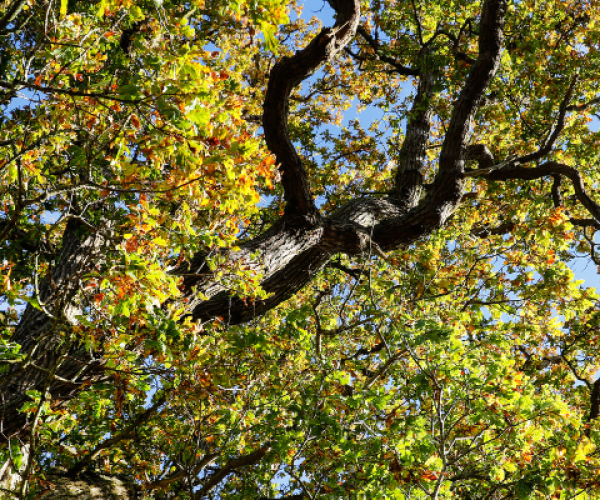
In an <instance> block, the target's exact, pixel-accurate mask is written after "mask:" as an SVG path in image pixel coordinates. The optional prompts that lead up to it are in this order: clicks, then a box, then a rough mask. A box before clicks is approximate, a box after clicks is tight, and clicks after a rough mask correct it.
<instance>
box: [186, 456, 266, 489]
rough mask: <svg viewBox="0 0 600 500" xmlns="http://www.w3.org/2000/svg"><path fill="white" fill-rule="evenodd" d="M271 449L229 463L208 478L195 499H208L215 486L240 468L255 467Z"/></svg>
mask: <svg viewBox="0 0 600 500" xmlns="http://www.w3.org/2000/svg"><path fill="white" fill-rule="evenodd" d="M269 449H270V447H269V446H265V447H263V448H260V449H258V450H256V451H255V452H253V453H250V454H249V455H244V456H242V457H239V458H235V459H233V460H230V461H229V462H227V463H226V464H225V465H224V466H223V467H222V468H221V469H219V470H218V471H216V472H215V473H214V474H213V475H212V476H210V477H209V478H208V480H207V481H206V483H204V486H202V488H201V489H200V490H199V491H198V493H196V495H195V497H194V499H195V500H202V499H203V498H205V497H206V495H208V493H210V491H211V490H212V489H213V488H214V487H215V486H217V485H218V484H219V483H220V482H221V481H222V480H223V479H225V477H227V476H228V475H229V474H231V473H232V472H233V471H234V470H235V469H239V468H240V467H245V466H247V465H254V464H255V463H257V462H259V461H260V460H261V459H262V457H264V456H265V455H266V453H267V452H268V451H269Z"/></svg>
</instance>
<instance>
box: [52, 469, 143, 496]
mask: <svg viewBox="0 0 600 500" xmlns="http://www.w3.org/2000/svg"><path fill="white" fill-rule="evenodd" d="M44 484H45V485H46V489H45V490H44V491H43V492H42V498H44V500H75V499H76V500H134V499H137V498H141V495H140V493H139V488H137V487H136V485H135V484H134V483H133V482H131V481H130V480H128V479H123V478H118V477H115V476H105V475H102V474H87V475H83V476H81V477H76V478H72V477H69V476H59V475H53V476H49V477H48V478H47V480H46V482H45V483H44Z"/></svg>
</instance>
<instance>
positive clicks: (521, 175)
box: [466, 161, 600, 221]
mask: <svg viewBox="0 0 600 500" xmlns="http://www.w3.org/2000/svg"><path fill="white" fill-rule="evenodd" d="M466 176H468V177H479V178H484V179H488V180H492V181H507V180H512V179H520V180H534V179H540V178H541V177H554V176H563V177H566V178H568V179H569V180H570V181H571V183H572V185H573V188H574V189H575V196H577V199H578V200H579V201H580V202H581V204H582V205H583V206H584V207H585V208H586V209H587V210H588V211H589V213H590V214H591V215H592V216H593V217H594V219H596V221H600V205H598V204H597V203H596V202H595V201H594V200H593V199H592V198H591V197H590V196H589V195H588V193H587V191H586V190H585V185H584V183H583V178H582V177H581V174H580V173H579V171H578V170H577V169H576V168H573V167H570V166H568V165H564V164H562V163H557V162H555V161H549V162H547V163H544V164H542V165H540V166H539V167H535V168H528V167H524V166H520V165H518V164H512V163H509V164H508V165H506V166H498V168H496V167H491V168H488V169H483V170H473V171H471V172H467V173H466Z"/></svg>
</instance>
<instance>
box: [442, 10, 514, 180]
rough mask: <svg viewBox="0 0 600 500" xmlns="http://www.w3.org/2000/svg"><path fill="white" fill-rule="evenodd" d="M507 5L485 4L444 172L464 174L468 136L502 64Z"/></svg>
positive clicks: (445, 155) (448, 138) (446, 143)
mask: <svg viewBox="0 0 600 500" xmlns="http://www.w3.org/2000/svg"><path fill="white" fill-rule="evenodd" d="M506 4H507V2H506V0H487V1H485V2H484V3H483V7H482V13H481V24H480V27H479V32H480V35H479V56H478V57H477V62H476V63H475V64H474V65H473V69H472V71H471V73H470V74H469V77H468V78H467V82H466V84H465V86H464V87H463V89H462V92H461V93H460V97H459V98H458V102H457V103H456V106H455V107H454V112H453V114H452V118H451V119H450V124H449V125H448V131H447V133H446V137H445V138H444V142H443V144H442V151H441V153H440V173H444V174H446V173H451V172H456V171H459V172H462V170H463V168H464V153H465V142H466V138H467V134H468V132H469V130H470V129H471V125H472V121H473V117H474V116H475V112H476V111H477V108H478V107H479V105H480V103H481V100H482V99H483V97H484V95H485V91H486V90H487V88H488V86H489V85H490V83H491V81H492V78H493V77H494V75H495V74H496V70H497V69H498V66H499V64H500V55H501V51H502V47H503V43H504V34H503V28H504V16H505V14H506ZM442 177H443V176H442ZM440 180H441V179H440Z"/></svg>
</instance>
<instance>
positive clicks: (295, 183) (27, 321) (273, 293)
mask: <svg viewBox="0 0 600 500" xmlns="http://www.w3.org/2000/svg"><path fill="white" fill-rule="evenodd" d="M330 3H331V5H332V7H333V8H334V9H335V10H336V13H337V21H336V24H335V26H334V27H333V28H325V29H323V30H322V31H321V32H320V33H319V34H318V35H317V36H316V37H315V38H314V40H313V41H312V42H311V43H310V44H309V45H308V46H307V47H306V48H305V49H303V50H300V51H298V52H297V53H296V54H295V55H294V56H293V57H291V58H283V59H282V60H281V61H280V62H279V63H277V64H276V65H275V66H274V67H273V69H272V70H271V74H270V78H269V84H268V88H267V95H266V99H265V103H264V115H263V125H264V129H265V138H266V142H267V145H268V146H269V148H270V149H271V151H272V152H273V153H275V155H276V157H277V161H278V162H279V169H280V171H281V174H282V184H283V188H284V195H285V200H286V208H285V213H284V215H283V216H282V218H281V219H280V220H279V221H277V222H276V223H275V224H274V225H273V226H272V227H271V228H270V229H269V230H268V231H266V232H265V233H264V234H263V235H261V236H259V237H257V238H256V239H255V240H253V241H250V242H248V243H247V244H245V245H243V246H242V247H241V249H240V250H239V251H236V252H230V253H229V254H228V255H227V258H228V261H229V262H231V263H232V264H233V263H239V262H240V261H242V262H243V263H244V264H245V265H247V266H250V267H252V268H254V270H255V271H256V272H258V273H260V275H262V276H263V280H262V282H261V285H262V287H263V289H264V290H265V291H266V292H267V293H268V294H270V295H269V296H268V298H267V299H265V300H257V301H255V302H250V301H244V300H243V298H242V297H235V296H232V295H231V294H230V292H229V290H227V289H226V288H225V286H224V285H223V284H222V283H219V282H218V281H216V280H215V279H214V277H213V274H212V273H211V272H209V271H208V269H207V267H206V266H205V262H204V258H203V256H202V255H199V256H196V257H195V258H194V259H192V260H191V261H190V263H189V264H186V265H184V266H181V267H180V268H179V269H178V270H176V272H177V273H179V274H181V275H182V276H183V278H184V280H183V288H184V295H185V296H186V298H187V300H188V302H187V305H186V307H187V310H188V311H189V313H188V315H189V316H191V317H192V318H193V319H194V320H198V321H210V320H213V319H215V318H221V319H222V320H223V321H225V322H226V323H228V324H239V323H242V322H246V321H249V320H251V319H253V318H255V317H257V316H260V315H261V314H264V313H265V312H266V311H268V310H270V309H272V308H273V307H275V306H277V305H278V304H280V303H281V302H283V301H284V300H286V299H288V298H289V297H291V296H292V295H293V294H294V293H296V292H297V291H299V290H300V289H301V288H302V287H303V286H304V285H305V284H306V283H307V282H309V281H310V280H311V278H312V276H314V274H315V273H317V272H318V271H319V270H320V269H321V268H322V267H323V266H324V265H325V264H326V263H327V262H328V260H329V259H330V258H331V257H332V256H333V255H335V254H339V253H343V254H346V255H361V254H363V255H369V254H372V253H381V252H382V251H389V250H393V249H396V248H399V247H401V246H402V245H407V244H410V243H412V242H415V241H417V240H418V239H420V238H422V237H424V236H426V235H428V234H430V233H431V232H432V231H434V230H435V229H437V228H439V227H441V226H442V225H444V224H445V222H446V221H447V220H448V218H449V217H450V216H451V215H452V214H453V213H454V211H455V210H456V208H457V206H458V205H459V203H460V201H461V199H462V195H463V182H464V162H465V157H466V149H467V144H466V140H467V139H466V138H467V132H468V130H469V127H470V125H471V121H472V119H473V116H474V114H475V112H476V110H477V108H478V106H479V103H480V101H481V100H482V98H483V96H484V94H485V91H486V89H487V88H488V86H489V84H490V82H491V80H492V78H493V76H494V73H495V71H496V69H497V68H498V64H499V61H500V52H501V49H502V42H503V34H502V30H503V26H504V14H505V10H506V1H505V0H486V1H484V2H483V9H482V16H481V28H480V32H481V35H480V40H479V57H478V59H477V61H476V62H475V64H474V65H473V68H472V71H471V74H470V76H469V77H468V79H467V82H466V84H465V86H464V88H463V91H462V93H461V94H460V96H459V98H458V100H457V103H456V105H455V109H454V114H453V116H452V118H451V121H450V126H449V129H448V134H447V136H446V138H445V141H444V143H443V146H442V151H441V156H440V169H439V173H438V175H437V178H436V180H435V182H434V185H433V189H431V191H430V192H429V193H428V194H427V196H425V197H424V198H421V185H422V179H423V168H424V148H425V146H426V143H427V140H428V135H429V124H428V121H429V109H428V102H429V99H430V96H431V95H432V88H433V80H434V77H433V75H431V74H429V73H427V72H425V70H423V71H422V73H423V74H422V75H421V77H420V84H419V90H418V94H417V97H418V98H417V100H416V102H415V106H414V108H413V112H412V119H411V120H410V121H409V124H408V128H407V132H406V138H407V142H406V144H405V145H404V146H403V147H402V149H401V154H400V157H399V161H398V174H397V176H396V185H395V186H394V188H393V189H392V190H391V192H390V195H389V196H386V197H383V198H375V197H364V198H360V199H357V200H353V201H351V202H350V203H348V204H347V205H345V206H343V207H341V208H340V209H339V210H338V211H337V212H335V213H334V214H332V215H330V216H328V217H323V216H322V215H321V214H320V213H319V211H318V210H317V208H316V206H315V204H314V201H313V197H312V194H311V190H310V182H309V179H308V175H307V172H306V169H305V168H304V166H303V165H302V162H301V160H300V158H299V156H298V154H297V152H296V151H295V148H294V147H293V145H292V143H291V141H290V139H289V134H288V129H287V113H288V108H289V98H290V94H291V92H292V90H293V89H294V87H295V86H297V85H298V84H299V83H300V82H301V81H302V80H304V79H305V78H307V77H308V76H310V75H311V74H313V73H314V72H315V71H316V70H317V69H318V68H319V67H321V66H322V65H323V64H324V63H326V62H327V61H330V60H331V59H332V58H333V57H334V56H335V55H336V54H337V53H338V52H339V51H341V50H343V49H344V47H345V46H346V45H347V44H348V43H349V41H350V40H351V39H352V38H353V36H354V34H355V32H356V29H357V26H358V22H359V17H360V12H359V2H358V0H331V1H330ZM69 231H70V230H69V229H68V230H67V231H66V233H65V237H64V243H63V248H62V252H61V257H60V259H59V262H58V264H57V266H56V268H55V269H54V271H53V280H54V284H52V280H50V282H49V283H46V284H45V285H44V287H43V291H42V292H41V296H42V298H44V297H45V295H44V294H49V293H50V291H51V290H53V289H54V288H55V287H57V289H60V287H61V286H63V285H62V284H61V283H65V285H64V287H67V284H66V283H67V282H69V283H73V282H75V283H76V282H77V280H76V279H75V280H74V279H73V278H74V277H76V276H77V275H78V273H82V272H85V270H86V269H87V268H89V267H90V266H99V265H101V264H100V263H101V262H102V260H103V259H106V258H107V257H106V250H105V249H104V250H103V249H102V248H101V247H102V245H103V244H104V243H103V242H102V241H100V239H99V236H98V234H91V235H87V236H79V233H77V234H75V233H73V234H70V233H69ZM74 236H75V237H74ZM253 254H258V255H259V257H258V259H253V257H252V255H253ZM69 286H72V285H69ZM196 290H198V291H201V292H202V294H203V296H204V297H208V299H207V300H205V299H202V298H200V297H199V295H198V294H197V293H196ZM75 296H76V294H73V293H72V294H71V295H70V297H71V298H75ZM44 300H45V299H44ZM75 302H76V301H75ZM74 308H76V303H73V304H69V306H68V307H67V308H66V311H67V313H66V315H65V316H66V320H67V321H63V322H62V323H61V322H60V321H58V322H57V320H56V319H54V318H53V317H52V313H51V311H46V312H45V311H40V310H37V309H33V308H31V307H29V308H28V309H27V310H26V312H25V313H24V315H23V318H22V321H21V324H20V325H19V327H18V328H17V331H16V333H15V341H17V342H18V343H20V344H21V345H22V348H23V351H25V352H28V351H29V350H31V352H32V356H31V361H30V363H29V364H28V365H26V366H21V367H20V368H17V369H15V370H12V371H11V372H10V373H9V374H8V375H6V376H4V377H3V378H2V379H0V387H1V388H2V389H1V394H2V401H1V402H0V418H1V419H2V423H1V428H0V431H1V432H2V434H3V436H4V437H10V436H11V435H15V434H21V435H22V434H23V431H24V430H26V428H27V421H26V420H25V418H24V417H23V415H22V414H20V413H19V412H18V411H17V410H18V408H19V407H20V406H21V405H22V404H23V402H24V401H25V400H26V398H27V396H25V395H24V394H25V392H26V391H27V390H29V389H33V388H36V389H40V388H41V387H43V386H44V384H46V383H48V384H49V393H50V397H51V398H52V399H53V400H60V399H67V398H69V397H70V396H71V395H72V394H74V393H76V392H77V391H78V390H79V388H80V385H81V382H82V381H84V380H85V379H89V378H94V377H98V376H99V373H100V372H99V370H98V368H99V367H100V366H101V361H100V360H95V359H94V360H93V361H92V362H89V361H90V360H92V357H93V353H90V355H89V356H88V357H85V356H83V357H82V356H81V353H79V354H78V352H77V349H78V347H77V344H76V343H74V344H73V345H72V346H69V349H68V350H67V352H64V350H63V351H61V350H60V349H61V348H59V342H58V339H59V338H60V337H61V335H60V332H61V328H63V327H62V326H61V325H66V326H68V324H69V323H70V322H71V323H72V322H73V321H74V317H75V315H76V309H74ZM48 313H50V314H48ZM69 318H70V319H69ZM59 357H60V366H59V367H58V370H57V371H56V373H54V374H52V377H51V380H49V373H50V372H49V371H50V370H51V367H53V366H56V365H57V360H58V359H59Z"/></svg>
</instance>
